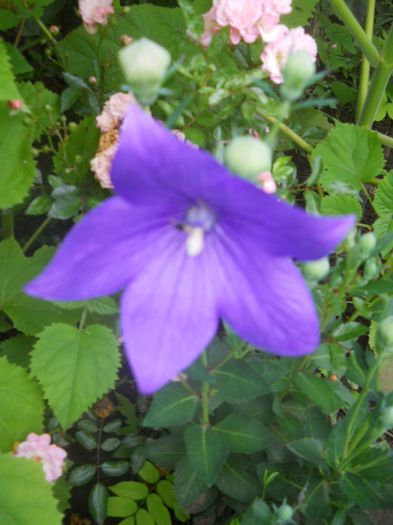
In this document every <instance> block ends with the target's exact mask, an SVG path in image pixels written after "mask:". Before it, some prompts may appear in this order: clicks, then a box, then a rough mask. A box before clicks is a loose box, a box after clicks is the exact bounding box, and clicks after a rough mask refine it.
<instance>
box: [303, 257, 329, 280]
mask: <svg viewBox="0 0 393 525" xmlns="http://www.w3.org/2000/svg"><path fill="white" fill-rule="evenodd" d="M329 270H330V263H329V259H328V258H327V257H323V259H317V260H316V261H311V262H308V263H305V264H304V265H303V273H304V276H305V278H306V279H307V280H308V281H320V280H321V279H323V278H324V277H326V276H327V274H328V273H329Z"/></svg>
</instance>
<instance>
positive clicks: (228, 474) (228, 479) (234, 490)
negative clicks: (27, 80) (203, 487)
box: [216, 459, 259, 502]
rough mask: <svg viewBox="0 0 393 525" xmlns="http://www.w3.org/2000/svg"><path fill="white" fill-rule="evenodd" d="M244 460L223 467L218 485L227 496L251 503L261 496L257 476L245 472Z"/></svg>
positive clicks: (230, 462) (229, 462)
mask: <svg viewBox="0 0 393 525" xmlns="http://www.w3.org/2000/svg"><path fill="white" fill-rule="evenodd" d="M243 465H244V461H243V460H242V459H238V460H234V459H232V460H230V461H228V462H227V463H225V465H224V466H223V467H222V469H221V472H220V474H219V475H218V478H217V481H216V485H217V487H218V488H219V489H220V490H221V491H222V492H223V493H224V494H226V495H227V496H230V497H231V498H234V499H235V500H237V501H244V502H250V501H252V500H253V499H254V498H256V497H257V496H258V494H259V482H258V479H257V478H256V476H253V475H251V474H250V473H248V472H246V471H245V470H244V466H243Z"/></svg>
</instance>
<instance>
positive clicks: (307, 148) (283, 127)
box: [257, 108, 313, 153]
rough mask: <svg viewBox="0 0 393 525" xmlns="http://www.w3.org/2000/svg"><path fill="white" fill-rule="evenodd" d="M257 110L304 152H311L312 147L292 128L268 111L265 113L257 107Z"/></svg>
mask: <svg viewBox="0 0 393 525" xmlns="http://www.w3.org/2000/svg"><path fill="white" fill-rule="evenodd" d="M257 112H258V113H259V114H260V115H261V117H263V118H264V119H265V120H267V121H268V122H270V123H271V124H274V125H278V127H279V129H280V131H282V132H283V133H284V134H285V135H286V136H287V137H289V138H290V139H291V140H292V141H293V142H294V143H295V144H297V145H298V146H299V147H300V148H301V149H302V150H303V151H305V152H306V153H311V152H312V150H313V148H312V146H310V144H308V143H307V142H306V141H305V140H303V139H302V137H300V136H299V135H298V134H297V133H295V131H293V129H291V128H289V127H288V126H286V125H285V124H283V123H282V122H279V121H278V119H276V117H273V115H270V114H269V113H266V111H264V110H263V109H260V108H258V109H257Z"/></svg>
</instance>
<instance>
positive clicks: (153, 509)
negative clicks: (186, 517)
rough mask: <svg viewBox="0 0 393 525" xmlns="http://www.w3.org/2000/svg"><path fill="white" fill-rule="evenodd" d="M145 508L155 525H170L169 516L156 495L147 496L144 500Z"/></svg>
mask: <svg viewBox="0 0 393 525" xmlns="http://www.w3.org/2000/svg"><path fill="white" fill-rule="evenodd" d="M146 507H147V510H148V511H149V513H150V515H151V516H153V518H154V520H155V522H156V524H157V525H171V524H172V520H171V515H170V514H169V511H168V509H167V508H166V507H165V505H164V503H163V502H162V499H161V498H160V496H158V495H157V494H149V495H148V496H147V499H146Z"/></svg>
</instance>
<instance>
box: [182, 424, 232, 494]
mask: <svg viewBox="0 0 393 525" xmlns="http://www.w3.org/2000/svg"><path fill="white" fill-rule="evenodd" d="M184 439H185V444H186V453H187V460H188V462H189V464H190V466H191V467H192V468H193V469H194V470H195V472H196V473H197V475H198V477H199V478H200V479H201V480H202V481H203V482H204V483H205V484H206V485H207V486H208V487H211V486H212V485H213V483H214V482H215V480H216V479H217V476H218V474H219V472H220V469H221V467H222V465H223V463H224V462H225V460H226V458H227V456H228V445H227V442H226V440H225V439H224V438H222V437H221V436H219V435H218V434H216V433H215V432H213V431H212V430H210V429H209V428H206V427H203V426H197V425H190V426H189V427H187V428H186V431H185V433H184Z"/></svg>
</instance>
